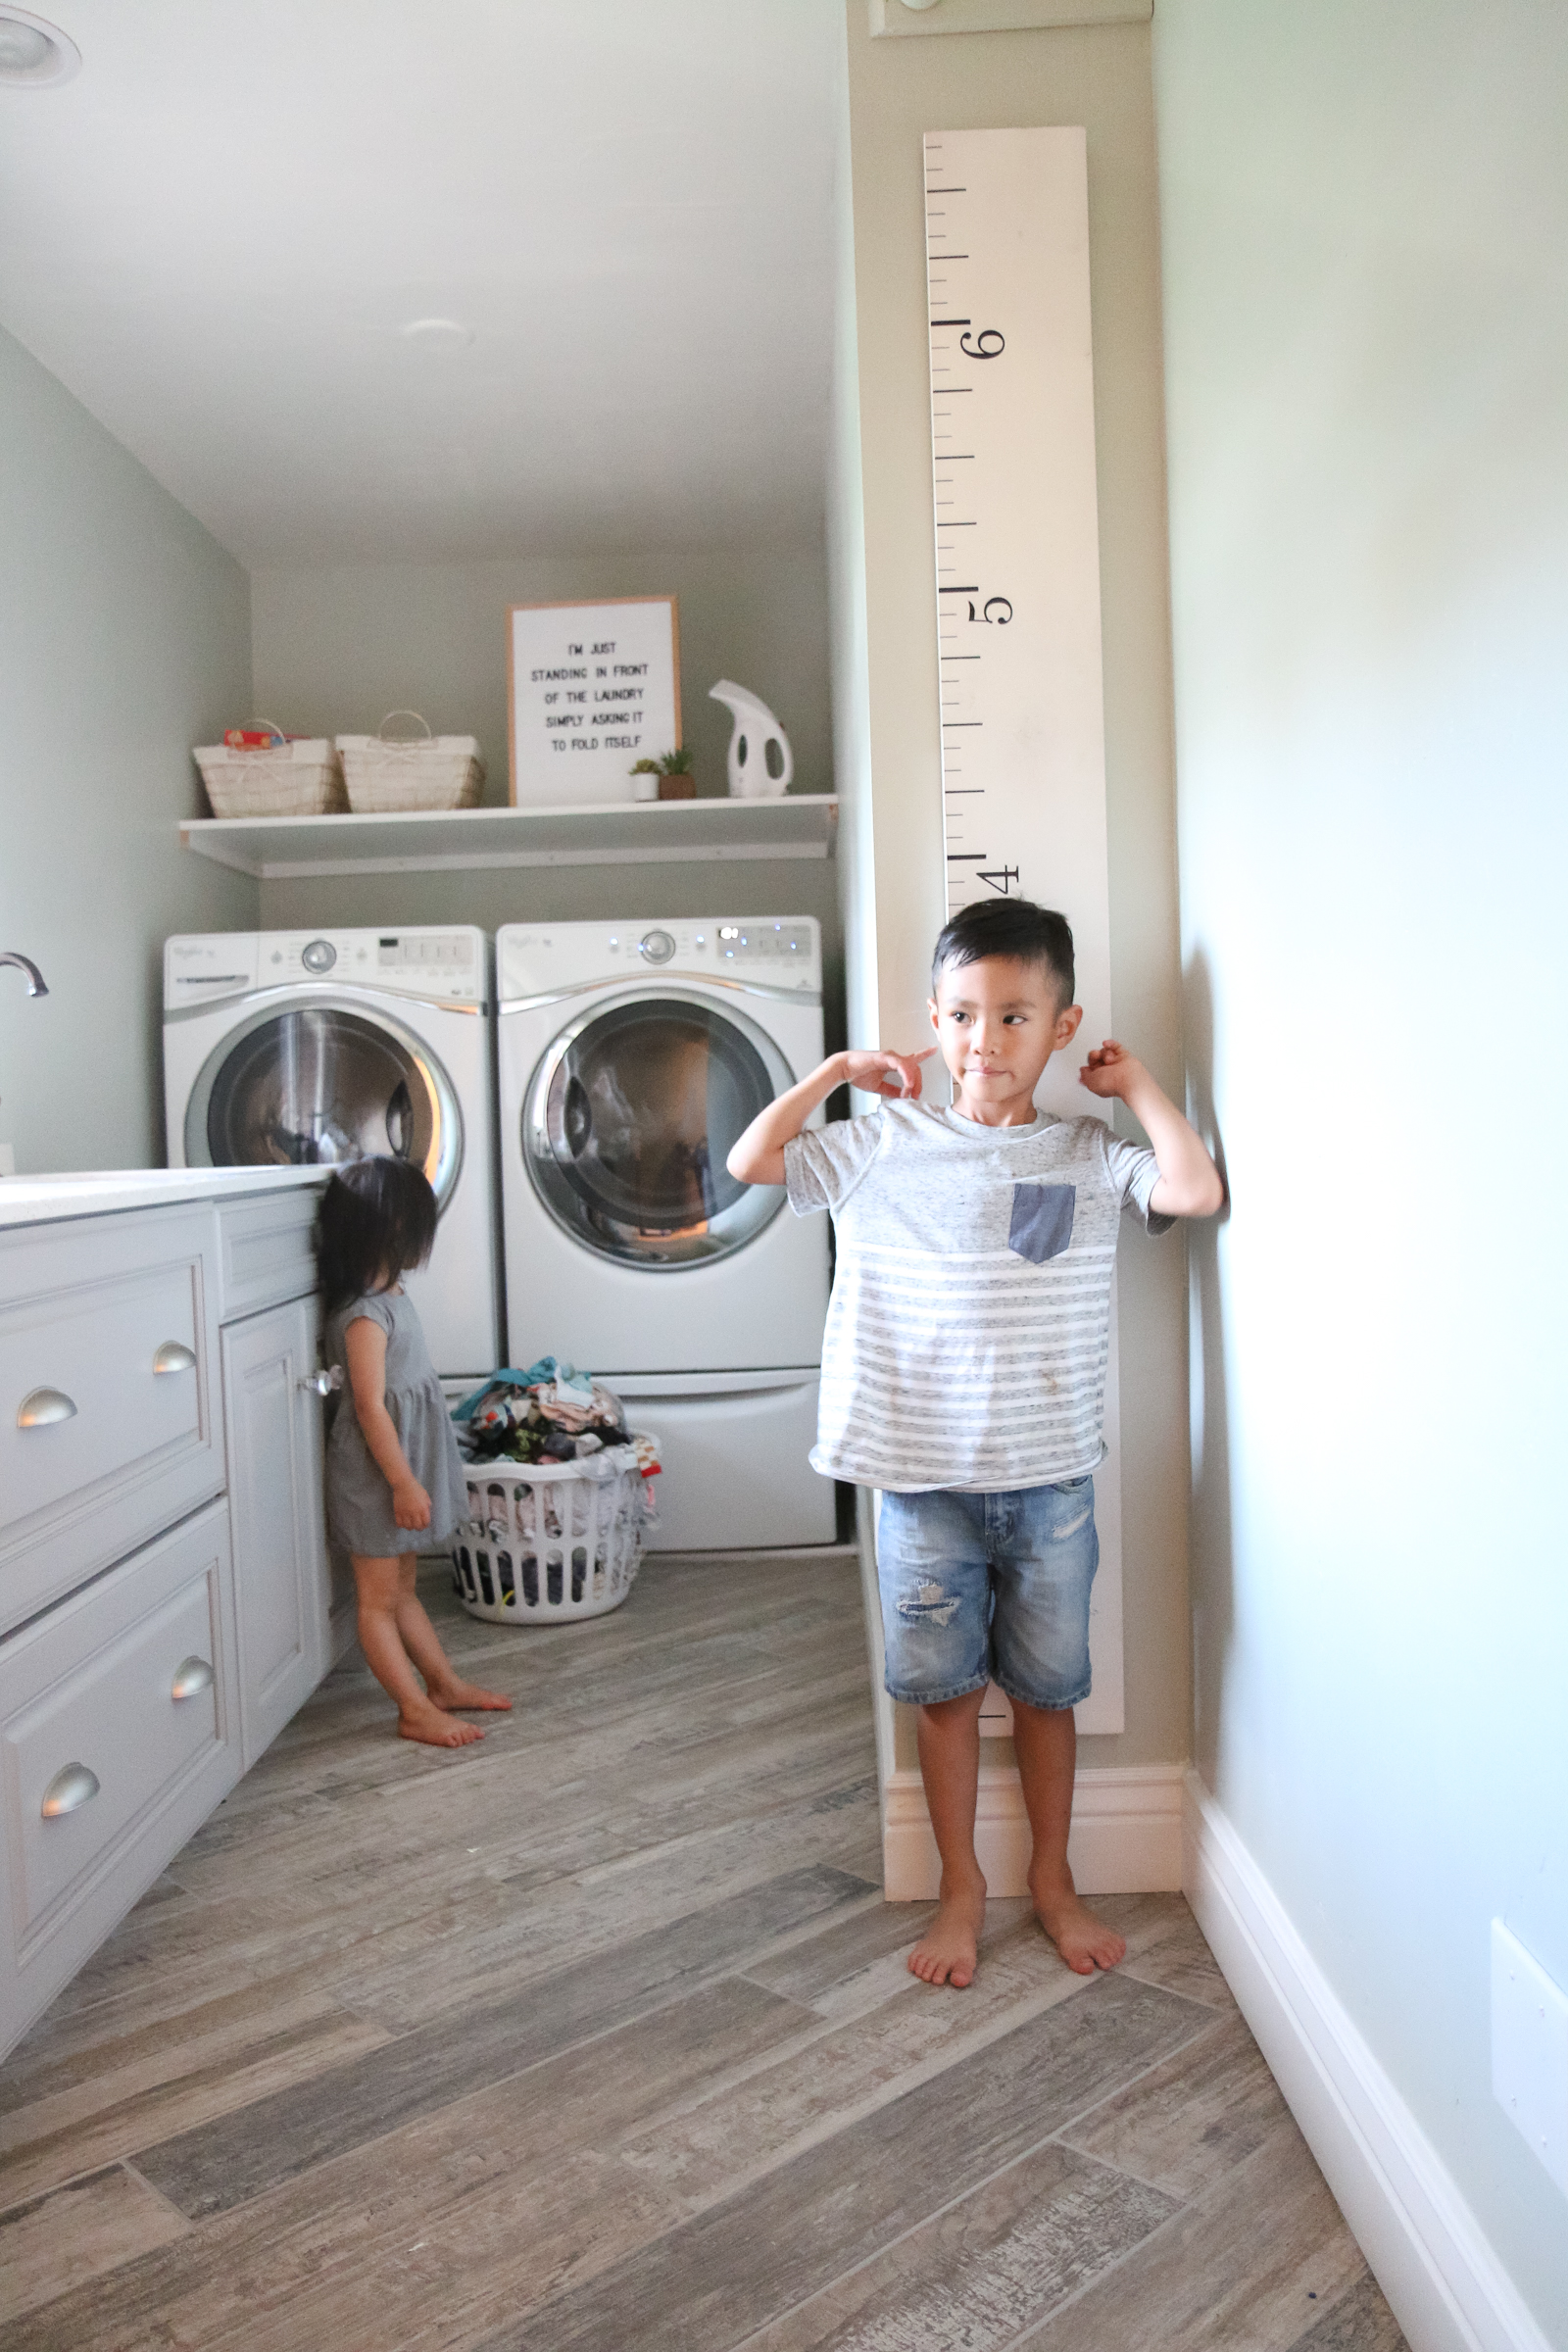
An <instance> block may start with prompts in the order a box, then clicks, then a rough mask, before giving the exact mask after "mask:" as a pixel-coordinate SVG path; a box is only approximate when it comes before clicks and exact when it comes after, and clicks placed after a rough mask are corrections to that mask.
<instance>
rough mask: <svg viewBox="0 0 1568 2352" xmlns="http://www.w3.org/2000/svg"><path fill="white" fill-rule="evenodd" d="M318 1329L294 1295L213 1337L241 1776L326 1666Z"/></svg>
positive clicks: (313, 1307)
mask: <svg viewBox="0 0 1568 2352" xmlns="http://www.w3.org/2000/svg"><path fill="white" fill-rule="evenodd" d="M319 1329H320V1316H319V1310H318V1304H317V1301H316V1299H291V1300H290V1301H289V1302H288V1303H287V1304H286V1305H284V1306H274V1307H270V1308H269V1309H268V1310H267V1312H266V1313H265V1314H260V1315H248V1316H247V1317H246V1318H245V1320H244V1321H243V1322H242V1323H231V1324H228V1325H225V1327H224V1330H223V1335H222V1361H223V1425H224V1431H225V1434H226V1437H227V1442H228V1465H229V1470H228V1493H229V1502H230V1505H231V1507H232V1510H233V1518H234V1589H235V1600H236V1608H237V1613H238V1620H239V1713H240V1732H241V1740H242V1747H243V1754H244V1759H245V1768H246V1770H247V1771H249V1769H250V1767H251V1766H252V1765H253V1764H254V1763H255V1761H256V1759H257V1757H258V1756H259V1755H260V1754H261V1753H262V1750H263V1749H264V1748H265V1747H267V1746H269V1745H270V1742H271V1741H272V1740H275V1739H276V1737H277V1735H278V1733H279V1732H280V1731H281V1730H282V1728H283V1726H284V1724H285V1723H287V1721H288V1719H289V1717H290V1716H291V1715H293V1714H295V1713H296V1712H297V1711H298V1709H299V1708H300V1707H302V1706H303V1705H304V1703H305V1701H306V1699H307V1698H309V1696H310V1694H311V1692H312V1691H314V1690H315V1688H316V1686H317V1684H318V1683H319V1681H320V1679H321V1677H322V1675H323V1674H324V1673H325V1672H326V1669H327V1667H328V1665H329V1664H330V1663H331V1655H330V1637H329V1632H328V1618H329V1614H330V1609H331V1585H330V1578H329V1572H328V1568H327V1558H326V1539H325V1533H324V1530H323V1527H322V1523H321V1411H322V1400H321V1397H320V1396H319V1393H318V1391H317V1388H316V1370H317V1337H318V1333H319Z"/></svg>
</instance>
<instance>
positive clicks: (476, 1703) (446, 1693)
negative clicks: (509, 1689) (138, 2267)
mask: <svg viewBox="0 0 1568 2352" xmlns="http://www.w3.org/2000/svg"><path fill="white" fill-rule="evenodd" d="M430 1703H431V1705H432V1706H437V1707H474V1708H477V1707H500V1708H503V1709H510V1708H511V1705H512V1701H511V1699H510V1698H503V1697H502V1695H501V1693H500V1691H481V1690H480V1688H479V1686H478V1684H477V1683H460V1682H455V1681H454V1682H450V1683H440V1684H435V1683H432V1684H431V1686H430Z"/></svg>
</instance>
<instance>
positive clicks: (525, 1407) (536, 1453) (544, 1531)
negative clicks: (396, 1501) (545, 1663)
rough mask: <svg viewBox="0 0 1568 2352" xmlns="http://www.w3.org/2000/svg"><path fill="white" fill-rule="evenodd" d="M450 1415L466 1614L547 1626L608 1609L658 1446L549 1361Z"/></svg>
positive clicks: (601, 1395) (649, 1512)
mask: <svg viewBox="0 0 1568 2352" xmlns="http://www.w3.org/2000/svg"><path fill="white" fill-rule="evenodd" d="M540 1376H542V1377H540ZM453 1418H454V1420H455V1422H456V1423H457V1427H458V1442H459V1445H460V1446H462V1447H463V1450H464V1452H465V1454H466V1457H467V1465H468V1475H467V1488H468V1516H467V1519H466V1522H465V1523H464V1525H463V1526H462V1527H461V1528H460V1529H459V1530H458V1535H457V1540H456V1542H455V1543H454V1544H453V1547H452V1570H453V1575H452V1581H453V1586H454V1589H455V1591H456V1593H457V1595H458V1598H459V1600H460V1601H461V1602H462V1604H463V1606H464V1607H465V1608H466V1610H467V1611H468V1613H469V1615H470V1616H472V1617H483V1618H486V1619H488V1620H489V1621H490V1622H491V1623H492V1624H498V1625H528V1624H532V1625H559V1624H562V1623H564V1622H565V1621H567V1620H569V1619H572V1618H578V1617H602V1616H604V1615H605V1613H606V1611H607V1610H610V1609H613V1608H618V1607H619V1605H620V1603H621V1602H622V1601H623V1600H624V1599H625V1597H626V1595H627V1593H629V1592H630V1591H631V1588H632V1584H633V1581H634V1580H635V1578H636V1575H637V1571H638V1569H639V1568H640V1567H641V1565H642V1552H643V1534H644V1531H645V1529H646V1528H648V1527H649V1526H650V1525H657V1521H656V1520H655V1518H654V1513H653V1507H652V1495H653V1489H652V1485H651V1483H650V1482H651V1481H652V1480H653V1479H654V1478H655V1477H657V1476H658V1474H659V1467H660V1464H659V1447H658V1442H657V1441H656V1440H655V1439H653V1438H651V1437H649V1436H648V1435H647V1434H646V1433H639V1434H638V1435H636V1436H633V1434H632V1433H631V1432H630V1431H629V1430H628V1429H627V1427H626V1421H625V1415H624V1413H623V1412H622V1410H621V1406H620V1401H619V1399H618V1398H617V1397H613V1396H612V1395H611V1393H610V1391H609V1390H608V1389H606V1388H602V1387H601V1386H600V1385H599V1384H598V1383H597V1382H595V1381H592V1380H590V1379H589V1378H588V1377H587V1376H586V1375H585V1374H578V1373H573V1372H572V1370H571V1368H570V1366H569V1365H562V1364H559V1363H558V1362H557V1361H556V1359H555V1357H553V1356H550V1357H546V1358H545V1359H544V1361H543V1362H542V1363H538V1364H535V1365H533V1366H532V1367H531V1369H530V1370H529V1371H528V1372H513V1371H507V1372H502V1373H499V1374H498V1375H497V1376H496V1378H495V1379H494V1380H493V1381H491V1382H489V1383H487V1385H486V1386H485V1387H484V1388H483V1389H481V1390H480V1391H479V1392H478V1394H477V1395H476V1396H473V1397H468V1398H466V1400H465V1402H464V1403H463V1404H461V1405H459V1406H458V1408H457V1410H456V1412H455V1413H454V1415H453Z"/></svg>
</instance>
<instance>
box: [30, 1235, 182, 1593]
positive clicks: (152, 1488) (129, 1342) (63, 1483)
mask: <svg viewBox="0 0 1568 2352" xmlns="http://www.w3.org/2000/svg"><path fill="white" fill-rule="evenodd" d="M214 1233H215V1227H214V1220H213V1215H212V1211H211V1210H210V1209H209V1208H205V1207H200V1208H195V1209H184V1208H181V1209H176V1210H172V1211H169V1212H165V1211H158V1210H141V1211H136V1212H133V1213H131V1214H127V1215H126V1216H123V1217H90V1218H82V1219H79V1220H74V1221H73V1222H72V1223H71V1224H70V1225H63V1226H49V1227H44V1228H42V1229H40V1228H37V1227H34V1228H32V1229H31V1230H30V1232H29V1233H28V1234H27V1235H26V1236H25V1237H24V1236H22V1235H12V1236H7V1237H5V1238H6V1243H7V1247H6V1248H5V1250H3V1251H0V1627H3V1626H5V1625H15V1624H17V1623H18V1622H19V1621H20V1620H21V1619H22V1618H24V1617H25V1616H28V1615H30V1614H32V1613H33V1611H35V1610H36V1609H38V1608H40V1607H42V1606H44V1605H46V1604H47V1603H48V1602H49V1601H50V1600H52V1599H53V1598H55V1597H56V1596H57V1595H58V1594H59V1593H63V1592H66V1591H69V1590H70V1589H71V1587H72V1586H73V1585H75V1584H79V1583H80V1582H81V1580H82V1578H83V1577H85V1576H90V1575H92V1574H94V1573H95V1572H96V1571H97V1570H98V1569H99V1568H102V1567H104V1566H106V1565H107V1564H108V1563H109V1562H110V1561H111V1560H114V1559H116V1558H118V1557H120V1556H121V1555H122V1554H123V1553H124V1552H126V1551H128V1550H130V1549H131V1548H133V1547H134V1545H135V1544H138V1543H140V1542H142V1541H144V1540H145V1539H146V1538H147V1537H148V1536H150V1535H152V1534H153V1533H155V1532H156V1531H157V1530H158V1529H159V1528H160V1527H167V1526H168V1525H169V1523H170V1521H171V1520H172V1519H175V1518H177V1517H179V1516H180V1515H181V1514H182V1513H183V1512H185V1511H188V1510H190V1509H191V1508H193V1507H194V1506H195V1505H196V1504H197V1503H199V1502H201V1501H203V1500H204V1499H205V1498H206V1497H207V1496H208V1495H212V1494H215V1493H216V1492H217V1491H218V1490H219V1488H220V1487H221V1485H222V1481H223V1465H222V1449H221V1443H220V1439H219V1432H218V1429H217V1428H216V1426H215V1404H216V1395H215V1381H214V1358H215V1352H216V1350H215V1341H216V1318H215V1314H214V1305H213V1293H214V1286H213V1281H212V1260H213V1256H214ZM24 1242H25V1247H22V1246H19V1245H22V1244H23V1243H24Z"/></svg>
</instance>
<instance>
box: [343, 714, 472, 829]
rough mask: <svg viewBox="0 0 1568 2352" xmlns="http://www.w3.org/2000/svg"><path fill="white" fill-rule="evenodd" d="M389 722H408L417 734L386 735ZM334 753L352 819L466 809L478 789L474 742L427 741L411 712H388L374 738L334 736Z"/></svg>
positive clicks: (456, 738)
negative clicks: (340, 765)
mask: <svg viewBox="0 0 1568 2352" xmlns="http://www.w3.org/2000/svg"><path fill="white" fill-rule="evenodd" d="M395 718H411V719H413V721H414V723H415V725H416V726H417V727H420V728H423V733H422V734H419V735H389V734H388V733H387V728H388V727H389V726H390V725H391V724H392V721H393V720H394V719H395ZM337 748H338V752H339V754H340V755H341V757H342V760H343V778H344V782H345V784H346V786H347V788H348V796H349V807H350V808H351V809H353V810H354V813H355V814H356V816H390V815H394V814H396V813H397V812H398V811H399V810H402V809H471V808H472V807H473V806H474V804H475V803H476V802H477V800H478V798H479V794H480V792H481V790H482V789H483V785H484V761H483V760H481V759H480V757H479V741H478V737H477V736H474V735H432V734H431V732H430V730H429V727H428V726H427V725H426V724H425V721H424V720H423V719H422V718H421V717H420V716H419V713H418V712H417V711H388V712H387V714H386V716H385V718H383V719H382V721H381V724H380V728H379V730H378V731H377V732H376V733H375V734H374V735H339V736H338V737H337Z"/></svg>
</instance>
